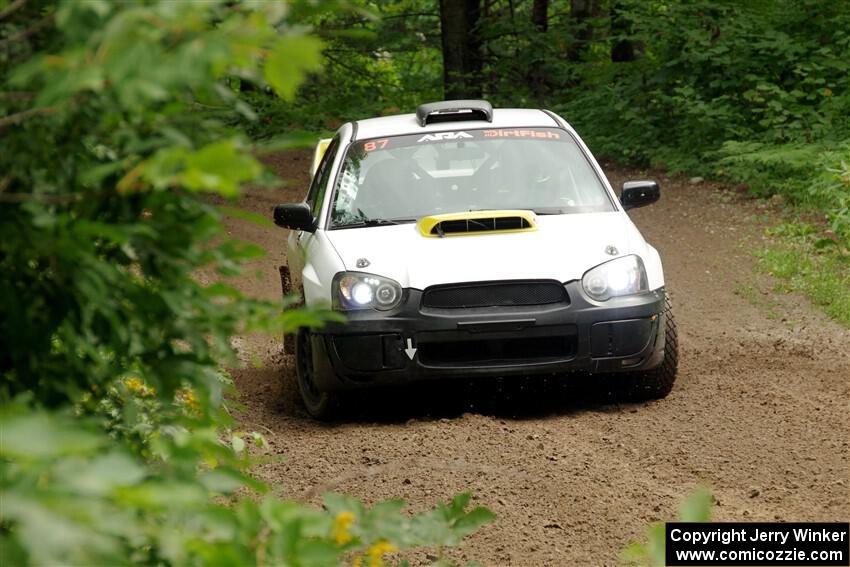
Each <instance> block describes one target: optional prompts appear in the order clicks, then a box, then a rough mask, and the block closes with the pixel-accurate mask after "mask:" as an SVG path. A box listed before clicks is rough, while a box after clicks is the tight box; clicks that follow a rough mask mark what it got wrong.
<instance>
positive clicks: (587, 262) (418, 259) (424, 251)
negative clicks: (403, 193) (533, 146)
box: [326, 212, 646, 289]
mask: <svg viewBox="0 0 850 567" xmlns="http://www.w3.org/2000/svg"><path fill="white" fill-rule="evenodd" d="M536 221H537V230H535V231H532V232H515V233H495V234H487V233H481V234H474V235H455V236H445V237H442V238H434V237H425V236H423V235H422V234H421V233H420V232H419V229H418V228H417V226H416V224H413V223H411V224H399V225H390V226H376V227H366V228H351V229H341V230H331V231H328V232H327V233H326V234H327V236H328V239H329V240H330V242H331V243H332V245H333V246H334V248H335V249H336V251H337V253H338V254H339V256H340V258H341V259H342V261H343V264H344V265H345V268H346V270H351V271H360V272H369V273H373V274H378V275H381V276H385V277H389V278H392V279H394V280H396V281H398V282H399V283H400V284H401V285H402V287H411V288H416V289H425V288H426V287H428V286H432V285H438V284H445V283H455V282H474V281H495V280H513V279H552V280H557V281H560V282H568V281H571V280H576V279H579V278H581V276H582V275H583V274H584V272H586V271H587V270H588V269H590V268H592V267H593V266H596V265H598V264H601V263H602V262H605V261H607V260H611V259H612V258H613V257H614V256H612V255H611V254H610V253H609V252H606V248H608V247H609V246H613V247H614V248H616V249H617V253H616V255H617V256H622V255H626V254H638V255H643V253H644V251H645V247H646V244H645V243H644V241H643V238H642V237H641V236H640V233H638V231H637V229H636V228H635V227H634V225H633V224H632V222H631V221H630V220H629V218H628V216H627V215H625V214H624V213H619V212H611V213H589V214H571V215H547V216H539V217H537V219H536ZM364 260H365V262H364ZM366 262H368V265H366V266H365V267H358V263H359V264H360V265H361V266H362V265H363V264H364V263H366Z"/></svg>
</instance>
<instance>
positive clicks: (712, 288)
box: [227, 151, 850, 566]
mask: <svg viewBox="0 0 850 567" xmlns="http://www.w3.org/2000/svg"><path fill="white" fill-rule="evenodd" d="M267 162H268V163H269V165H270V166H272V168H274V169H275V170H276V171H277V172H278V174H279V175H281V176H282V177H284V178H285V179H289V180H290V182H289V184H288V185H287V186H286V187H284V188H283V189H276V190H274V191H271V190H262V189H252V190H249V191H248V193H247V194H246V196H245V197H244V198H243V200H242V203H241V206H242V207H244V208H246V209H248V210H251V211H254V212H257V213H261V214H265V215H267V214H270V210H271V207H272V206H273V205H274V204H276V203H278V202H284V201H294V200H300V199H301V198H302V197H303V194H304V192H305V189H306V185H307V183H308V179H307V174H306V172H307V169H308V165H309V162H310V155H309V152H300V151H299V152H287V153H283V154H277V155H274V156H270V157H268V158H267ZM647 176H648V174H647V173H646V172H637V171H616V170H612V171H610V172H609V178H610V179H611V181H612V183H613V184H614V185H615V187H617V186H619V185H620V184H621V183H622V181H624V180H625V179H627V178H629V179H640V178H645V177H647ZM655 178H656V179H657V180H658V181H659V182H660V184H661V188H662V198H661V201H659V202H658V203H656V204H655V205H653V206H651V207H647V208H644V209H639V210H636V211H634V212H633V218H634V220H635V222H636V223H637V224H638V226H639V227H640V229H641V230H642V232H643V234H644V236H645V237H646V238H647V239H648V240H649V241H650V242H651V243H652V244H653V245H654V246H656V247H657V248H658V249H659V251H660V252H661V256H662V259H663V261H664V267H665V273H666V278H667V286H668V290H670V292H671V295H672V297H673V301H674V305H675V309H676V316H677V319H678V324H679V339H680V345H681V358H680V366H679V378H678V381H677V384H676V387H675V388H674V390H673V392H672V394H670V396H669V397H668V398H667V399H665V400H661V401H657V402H650V403H638V404H621V403H617V402H616V401H614V400H611V399H609V398H608V397H607V396H606V392H605V389H604V388H600V387H599V386H598V385H597V384H595V383H594V382H593V380H589V379H587V378H585V379H572V380H568V381H564V380H560V381H555V380H549V381H540V380H535V381H516V380H514V381H501V382H490V383H486V384H477V385H475V386H474V387H470V386H462V387H461V386H452V385H438V386H436V387H435V386H434V385H431V386H430V387H416V388H405V389H401V390H395V391H386V392H376V393H370V394H368V395H366V396H364V397H362V398H361V399H358V400H357V402H356V408H355V410H354V412H353V414H352V415H351V416H349V417H348V418H347V419H346V420H345V421H342V422H338V423H334V424H322V423H318V422H315V421H313V420H311V419H310V418H308V417H307V415H306V413H305V411H304V409H303V408H302V407H301V406H300V404H299V402H298V399H297V393H296V391H295V386H294V381H293V380H292V376H291V375H292V372H293V365H292V361H291V360H290V359H289V358H288V357H286V356H284V355H283V354H282V353H281V350H280V345H279V342H278V341H276V340H274V339H271V338H268V337H255V336H248V337H242V338H240V340H239V348H240V350H241V351H242V353H243V355H244V358H245V359H255V360H256V359H257V358H259V359H262V360H263V361H264V362H265V365H264V366H263V367H261V368H255V367H253V366H252V365H248V368H246V369H242V370H237V371H235V372H234V375H235V377H236V380H237V384H238V387H239V390H240V391H241V395H242V402H243V403H244V404H245V406H246V410H245V411H244V413H243V414H242V415H241V416H240V420H241V422H242V425H243V429H246V430H256V431H260V432H262V433H263V434H264V435H265V436H266V438H267V440H268V441H269V443H270V446H269V448H268V450H267V453H270V454H276V455H280V456H282V457H284V459H282V460H280V461H279V462H275V463H272V464H266V465H262V466H259V467H258V469H257V474H258V475H259V476H260V477H262V478H263V479H265V480H267V481H269V482H270V483H272V484H273V486H274V487H275V492H276V493H277V494H279V495H280V496H283V497H286V498H297V499H304V500H308V501H311V502H315V503H319V502H320V496H319V495H320V494H321V493H322V492H323V491H325V490H336V491H342V492H346V493H350V494H352V495H355V496H357V497H360V498H362V499H363V500H365V501H366V502H375V501H378V500H383V499H387V498H402V499H404V500H406V501H407V502H408V503H409V505H410V508H411V509H412V510H424V509H426V508H428V507H429V506H430V505H432V504H433V503H435V502H437V501H440V500H447V499H449V498H450V497H451V496H452V495H454V494H456V493H457V492H461V491H465V490H471V491H472V492H473V493H474V500H473V501H474V502H475V503H476V504H482V505H486V506H488V507H489V508H490V509H492V510H493V511H494V512H495V513H496V514H497V516H498V518H497V520H496V522H495V523H494V524H491V525H490V526H487V527H486V528H484V529H482V530H481V531H480V532H479V533H477V534H475V535H474V536H472V537H470V538H469V539H468V540H467V541H466V543H465V545H464V546H463V547H461V548H459V549H457V550H451V551H449V552H448V553H447V554H446V556H447V557H449V558H451V559H453V560H456V561H463V560H472V559H476V560H479V561H481V562H483V563H485V564H487V565H491V566H508V565H511V566H513V565H519V566H568V565H616V564H617V563H618V553H619V550H620V549H622V548H623V547H624V546H625V545H627V544H628V543H629V542H630V541H632V540H635V539H637V538H640V537H641V536H642V534H643V531H644V528H645V526H646V525H647V523H649V522H652V521H655V520H660V519H668V518H673V517H674V516H675V515H676V510H677V506H678V503H679V502H680V501H681V500H682V498H683V497H684V496H685V495H686V494H688V492H689V491H691V490H692V489H693V488H694V487H696V486H698V485H706V486H708V487H710V488H711V490H712V491H713V493H714V495H715V497H716V500H717V506H716V508H715V519H717V520H722V521H747V520H785V521H814V520H822V521H837V520H841V521H847V520H848V519H850V411H848V410H850V331H848V330H847V329H844V328H842V327H840V326H839V325H837V324H836V323H834V322H832V321H830V320H829V319H827V318H826V317H825V316H824V315H822V314H821V313H820V312H819V311H817V310H816V309H815V308H813V307H812V306H811V305H810V304H809V303H808V302H807V301H806V300H805V299H803V298H801V297H799V296H796V295H782V294H780V295H777V294H775V293H773V292H771V291H770V289H771V281H770V278H769V277H768V276H765V275H761V274H758V273H757V272H755V271H754V262H753V259H752V255H751V250H752V249H753V248H755V247H758V246H761V239H762V236H761V234H762V233H761V226H763V224H764V223H765V222H769V220H770V219H771V218H772V216H773V215H774V214H775V213H774V211H772V210H771V208H770V205H769V204H766V203H764V202H761V201H752V200H747V199H745V198H743V197H741V196H739V195H738V194H736V193H735V192H734V191H731V190H725V189H724V188H723V187H721V186H717V185H713V184H711V183H708V182H703V183H699V184H691V183H690V182H689V181H688V179H687V178H680V177H667V176H666V175H663V174H657V173H656V174H655ZM227 224H228V229H229V231H230V232H231V234H232V235H233V236H235V237H238V238H241V239H244V240H248V241H251V242H255V243H258V244H260V245H262V246H264V247H265V248H266V249H267V250H268V251H269V254H268V256H267V257H266V258H264V259H262V260H260V261H257V262H255V263H254V264H253V265H252V270H250V273H249V274H248V275H246V276H245V277H243V278H240V279H239V280H238V281H237V282H236V285H237V286H238V287H240V288H241V289H242V290H243V291H245V292H246V293H249V294H253V295H256V296H259V297H265V298H269V299H277V298H279V297H280V282H279V279H278V277H277V266H279V265H280V264H282V263H283V262H284V261H285V259H284V239H285V236H286V231H284V230H280V229H276V228H275V229H272V228H266V227H261V226H258V225H254V224H250V223H247V222H245V221H241V220H238V219H230V220H229V221H228V223H227ZM430 558H431V559H433V555H431V556H430ZM412 559H413V562H414V563H417V562H422V561H424V560H425V559H426V553H425V552H424V551H423V552H421V553H419V554H417V555H414V556H413V557H412Z"/></svg>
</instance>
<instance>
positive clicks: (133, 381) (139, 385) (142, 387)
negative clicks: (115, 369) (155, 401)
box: [124, 378, 156, 397]
mask: <svg viewBox="0 0 850 567" xmlns="http://www.w3.org/2000/svg"><path fill="white" fill-rule="evenodd" d="M124 384H125V385H126V386H127V388H128V389H129V390H130V391H131V392H135V393H137V394H138V395H140V396H142V397H146V396H152V395H154V394H155V393H156V390H154V389H153V388H151V387H149V386H147V385H146V384H145V383H144V382H142V381H141V380H139V379H138V378H126V379H125V380H124Z"/></svg>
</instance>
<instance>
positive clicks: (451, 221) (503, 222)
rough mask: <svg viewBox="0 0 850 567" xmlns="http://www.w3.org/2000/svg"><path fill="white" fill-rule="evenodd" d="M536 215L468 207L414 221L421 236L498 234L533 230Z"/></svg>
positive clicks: (535, 223) (527, 212)
mask: <svg viewBox="0 0 850 567" xmlns="http://www.w3.org/2000/svg"><path fill="white" fill-rule="evenodd" d="M535 219H536V217H535V215H534V213H533V212H531V211H470V212H467V213H448V214H445V215H431V216H428V217H423V218H421V219H419V221H417V223H416V225H417V227H419V232H420V233H422V236H427V237H432V238H434V237H436V238H440V237H443V236H465V235H470V234H499V233H506V232H532V231H535V230H537V222H536V220H535Z"/></svg>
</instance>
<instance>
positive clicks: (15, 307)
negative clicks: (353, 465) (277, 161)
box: [0, 0, 491, 566]
mask: <svg viewBox="0 0 850 567" xmlns="http://www.w3.org/2000/svg"><path fill="white" fill-rule="evenodd" d="M305 6H306V8H304V9H307V8H309V7H310V6H313V4H312V3H308V4H305ZM7 7H9V8H11V5H8V6H7ZM299 9H301V7H300V5H298V4H290V5H285V4H284V3H282V2H231V1H226V0H220V1H208V2H203V3H195V2H172V1H170V0H160V1H149V2H143V3H142V2H121V3H119V2H108V1H105V0H104V1H96V0H93V1H89V2H78V1H76V0H66V1H64V2H59V3H54V2H49V1H47V0H42V1H37V0H31V1H30V2H27V3H23V4H19V5H18V7H17V9H15V10H12V11H11V12H8V15H7V16H5V17H4V18H3V19H2V20H0V38H3V39H0V41H2V42H3V43H2V45H3V49H2V50H0V84H1V85H2V86H0V130H2V139H3V152H0V295H2V296H3V298H4V301H3V303H2V307H0V342H2V344H3V348H2V350H0V375H2V383H0V500H2V502H3V506H2V508H0V563H2V564H3V565H6V564H9V565H43V564H57V563H62V564H78V565H98V564H100V565H123V564H151V565H168V564H171V565H205V564H251V563H256V564H277V565H293V566H297V565H303V566H307V565H329V564H336V563H340V562H343V561H348V560H349V559H350V558H352V557H355V556H362V557H366V558H367V559H368V560H369V561H370V562H371V563H370V564H373V565H382V564H384V555H385V554H386V553H389V552H391V551H392V550H394V549H399V550H401V549H405V548H407V547H410V546H411V545H429V546H441V545H453V544H456V543H457V542H458V541H460V539H461V538H462V537H463V536H464V535H466V534H468V533H471V531H474V529H476V528H477V527H478V526H480V525H482V524H483V523H485V522H487V521H489V520H490V517H491V516H490V514H489V513H488V512H486V511H485V510H483V509H473V510H471V511H467V510H466V508H467V500H466V499H465V497H460V498H459V499H456V500H455V501H453V502H452V503H450V504H448V505H446V506H442V507H439V508H437V509H436V510H434V511H432V512H426V513H425V514H422V515H414V516H409V515H407V514H405V513H403V511H402V510H401V508H400V507H399V506H398V505H397V504H395V503H393V504H381V505H378V506H376V507H374V508H372V509H367V508H365V507H363V506H359V507H358V508H357V509H356V510H355V511H354V515H353V516H352V519H351V521H350V522H348V524H346V525H344V526H343V525H342V524H345V522H346V521H348V520H346V518H348V516H345V515H343V516H342V519H341V518H340V514H342V511H336V510H335V511H328V510H322V509H316V508H314V507H310V506H305V505H303V504H299V503H294V502H283V501H280V500H277V499H275V498H273V497H271V496H268V495H266V493H267V491H268V489H267V487H266V486H264V485H263V484H262V483H259V482H257V481H256V480H255V479H253V478H252V477H250V475H249V474H248V473H247V471H248V469H249V467H250V465H251V463H252V459H251V457H250V454H251V449H250V448H249V447H250V445H251V444H254V445H262V444H263V439H262V437H261V436H259V435H257V434H242V433H236V432H234V431H233V429H232V427H233V421H232V418H231V417H230V413H231V408H232V406H231V404H230V402H228V401H227V396H226V394H227V393H228V391H229V390H231V389H232V385H231V384H230V380H229V378H228V377H227V375H226V374H225V373H224V372H223V371H222V370H221V368H222V367H223V366H226V365H232V364H235V363H236V356H235V353H234V352H233V349H232V347H231V341H230V339H231V337H232V336H233V335H235V334H238V333H244V332H247V331H265V332H270V333H275V334H278V333H282V332H284V331H291V330H293V329H295V328H296V327H299V326H318V325H321V324H322V323H323V322H324V321H325V320H327V318H329V317H334V316H335V315H334V314H333V313H331V312H330V311H329V310H327V309H316V308H314V309H303V308H302V309H297V310H292V309H289V310H285V311H284V310H283V307H284V306H285V305H281V304H276V303H272V302H264V301H258V300H255V299H251V298H248V297H245V296H243V295H242V294H241V293H239V292H238V291H237V290H236V289H234V288H232V287H231V286H229V285H228V284H227V283H226V282H227V278H228V277H229V276H232V275H236V274H238V273H239V271H240V266H241V265H242V263H244V262H245V261H246V260H250V259H253V258H256V257H258V256H259V255H261V254H263V251H262V250H260V249H258V248H257V247H255V246H253V245H250V244H248V243H243V242H236V241H233V240H230V239H227V238H226V235H225V233H224V231H223V230H222V226H221V222H220V221H221V217H222V216H223V215H237V216H241V217H243V218H253V217H252V216H251V215H250V214H249V213H245V212H242V211H239V210H238V209H234V208H233V207H218V206H215V205H213V204H212V202H211V201H213V199H210V198H209V196H210V195H213V196H216V197H217V199H215V200H216V201H218V202H220V201H221V198H225V199H227V198H234V197H236V196H237V195H238V192H239V187H240V186H241V185H243V184H244V183H247V182H264V181H268V177H269V174H268V173H267V172H264V171H263V168H262V167H261V165H260V164H259V162H257V161H256V160H255V159H254V157H253V155H252V152H253V151H254V149H255V148H254V147H253V146H252V144H251V142H250V141H249V140H248V139H247V138H246V137H245V136H244V134H243V132H242V131H240V130H239V129H238V128H234V127H232V126H228V125H227V124H226V123H224V122H223V121H221V120H220V119H217V118H216V115H215V114H213V113H212V112H211V109H219V110H221V109H225V110H226V112H227V113H228V114H231V115H239V116H242V117H244V119H245V120H250V119H252V118H253V117H254V116H255V115H254V114H253V112H252V111H251V109H250V108H249V107H248V106H246V105H245V103H244V102H243V101H242V100H241V99H240V98H239V97H238V96H237V94H236V92H234V90H233V89H232V88H231V87H230V86H229V85H231V84H232V83H233V79H234V77H236V78H238V80H239V82H241V83H242V84H251V85H254V86H255V87H256V88H257V89H266V88H268V89H269V90H270V91H272V92H274V93H276V94H277V95H280V96H291V95H292V94H293V92H294V90H295V88H296V86H297V84H298V83H299V81H300V80H301V79H302V78H303V77H304V75H305V73H308V72H312V71H315V70H316V69H317V65H318V62H319V61H320V60H321V56H320V49H321V46H322V43H321V42H320V41H319V40H318V39H316V38H315V37H313V36H309V35H306V34H305V33H304V28H303V26H300V25H297V23H296V22H293V21H292V20H290V19H289V17H288V16H291V15H292V14H294V13H297V12H298V10H299ZM219 114H221V113H219ZM201 276H202V277H201ZM329 502H330V500H329ZM346 502H349V501H348V500H346ZM351 506H352V508H353V507H354V506H355V503H353V501H352V503H351ZM388 526H392V528H390V527H388ZM404 526H407V528H405V529H404V530H402V531H401V532H400V531H399V529H401V528H400V527H404ZM349 528H350V530H351V533H350V534H349V532H348V530H349Z"/></svg>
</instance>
